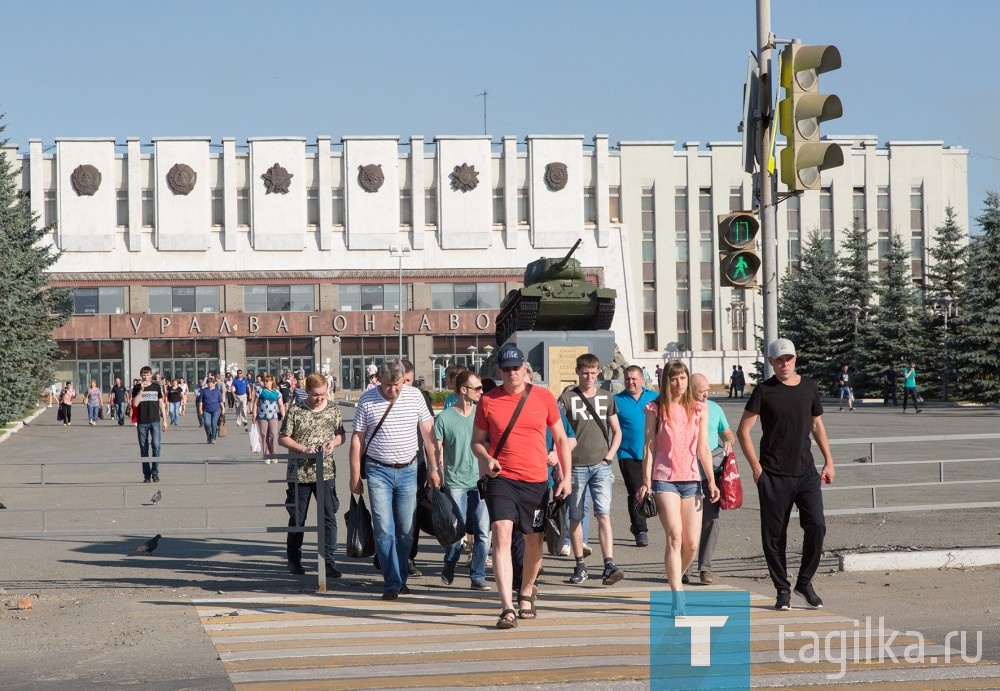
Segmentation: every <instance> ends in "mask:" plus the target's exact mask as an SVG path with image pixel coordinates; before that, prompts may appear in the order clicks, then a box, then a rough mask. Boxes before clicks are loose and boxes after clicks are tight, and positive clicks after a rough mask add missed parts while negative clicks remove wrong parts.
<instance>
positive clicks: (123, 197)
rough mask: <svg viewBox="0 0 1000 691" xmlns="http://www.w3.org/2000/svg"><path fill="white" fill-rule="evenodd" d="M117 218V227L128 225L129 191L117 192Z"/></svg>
mask: <svg viewBox="0 0 1000 691" xmlns="http://www.w3.org/2000/svg"><path fill="white" fill-rule="evenodd" d="M115 216H116V218H117V220H116V224H117V225H119V226H127V225H128V190H115Z"/></svg>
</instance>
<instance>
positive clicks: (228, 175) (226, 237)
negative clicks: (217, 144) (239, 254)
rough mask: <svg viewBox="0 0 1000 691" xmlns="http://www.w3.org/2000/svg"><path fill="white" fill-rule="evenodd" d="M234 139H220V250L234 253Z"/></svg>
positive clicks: (235, 219)
mask: <svg viewBox="0 0 1000 691" xmlns="http://www.w3.org/2000/svg"><path fill="white" fill-rule="evenodd" d="M238 184H239V183H238V182H237V175H236V138H235V137H223V138H222V206H223V213H222V223H223V225H222V249H223V250H225V251H226V252H235V251H236V235H237V228H238V226H237V211H236V204H237V202H236V191H237V185H238Z"/></svg>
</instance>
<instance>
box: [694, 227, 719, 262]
mask: <svg viewBox="0 0 1000 691" xmlns="http://www.w3.org/2000/svg"><path fill="white" fill-rule="evenodd" d="M698 247H699V248H700V250H701V257H700V259H701V261H702V262H714V261H715V252H714V251H713V250H712V233H710V232H709V233H705V232H702V233H699V236H698Z"/></svg>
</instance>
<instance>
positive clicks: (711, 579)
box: [701, 571, 715, 585]
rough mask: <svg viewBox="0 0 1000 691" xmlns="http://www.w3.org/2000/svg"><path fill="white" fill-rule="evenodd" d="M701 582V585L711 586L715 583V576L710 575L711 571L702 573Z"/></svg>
mask: <svg viewBox="0 0 1000 691" xmlns="http://www.w3.org/2000/svg"><path fill="white" fill-rule="evenodd" d="M701 582H702V584H703V585H712V584H713V583H715V576H713V575H712V572H711V571H702V572H701Z"/></svg>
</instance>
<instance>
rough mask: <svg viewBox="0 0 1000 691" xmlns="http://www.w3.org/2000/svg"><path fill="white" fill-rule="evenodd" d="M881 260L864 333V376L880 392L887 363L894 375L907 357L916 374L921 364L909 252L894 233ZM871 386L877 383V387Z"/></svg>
mask: <svg viewBox="0 0 1000 691" xmlns="http://www.w3.org/2000/svg"><path fill="white" fill-rule="evenodd" d="M883 259H884V260H885V262H886V267H885V271H884V273H882V274H881V276H880V277H879V282H878V284H877V286H876V288H875V295H876V296H877V298H878V304H877V305H876V306H875V307H874V308H873V309H872V311H871V313H870V314H869V318H868V322H867V325H866V326H867V328H866V330H865V344H864V347H865V351H866V355H867V357H866V360H865V361H866V365H865V367H866V369H865V372H864V374H865V376H866V378H867V380H868V381H870V382H872V384H873V386H872V390H873V391H875V390H877V391H878V392H879V393H881V390H882V386H881V376H882V372H884V371H885V369H886V367H887V366H889V365H890V364H891V365H892V366H893V367H894V368H895V370H896V371H897V372H899V371H901V369H902V368H901V365H902V364H903V363H904V362H905V361H909V360H910V359H911V358H912V359H914V360H915V361H916V362H917V371H918V372H919V371H924V369H923V367H924V364H925V363H923V362H922V361H921V359H920V358H919V357H918V355H917V353H916V351H915V349H914V347H915V338H914V335H915V333H916V331H917V327H918V321H917V320H918V318H919V314H920V311H921V310H920V301H919V299H918V298H917V292H916V289H915V288H914V287H913V282H912V281H911V280H910V267H909V263H910V252H909V248H908V247H906V246H905V245H903V239H902V238H901V237H900V235H899V234H898V233H892V235H891V237H890V242H889V251H888V252H887V253H886V255H885V257H883ZM875 383H878V385H877V387H876V386H875Z"/></svg>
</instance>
